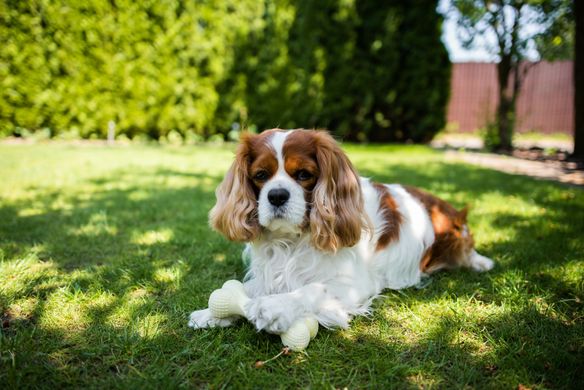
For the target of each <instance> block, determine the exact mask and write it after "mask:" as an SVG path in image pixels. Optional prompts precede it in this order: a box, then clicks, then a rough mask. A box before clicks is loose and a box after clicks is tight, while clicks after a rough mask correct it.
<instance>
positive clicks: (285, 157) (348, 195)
mask: <svg viewBox="0 0 584 390" xmlns="http://www.w3.org/2000/svg"><path fill="white" fill-rule="evenodd" d="M216 195H217V203H216V205H215V207H213V209H212V210H211V212H210V223H211V226H212V227H213V228H214V229H216V230H217V231H219V232H221V233H222V234H224V235H225V236H226V237H227V238H229V239H230V240H234V241H254V240H256V239H258V238H259V237H260V236H261V235H262V233H263V232H265V231H271V232H274V233H278V234H282V235H284V236H285V235H296V234H298V233H306V232H308V233H310V235H311V240H312V243H313V245H314V246H315V247H316V248H318V249H320V250H323V251H328V252H335V251H336V250H338V249H340V248H342V247H348V246H353V245H355V244H356V243H357V241H358V240H359V238H360V236H361V231H362V229H363V226H364V222H363V218H364V216H363V215H364V213H363V197H362V194H361V187H360V181H359V177H358V175H357V173H356V172H355V169H354V168H353V166H352V165H351V162H350V161H349V159H348V158H347V156H346V155H345V154H344V153H343V151H342V150H341V149H340V148H339V146H338V145H337V143H336V142H335V140H334V139H333V138H332V137H331V136H330V135H329V134H328V133H327V132H324V131H313V130H291V131H283V130H279V129H273V130H269V131H265V132H263V133H261V134H259V135H253V134H245V135H244V136H243V137H242V139H241V142H240V145H239V147H238V149H237V155H236V158H235V161H234V162H233V164H232V165H231V168H230V169H229V171H228V172H227V174H226V175H225V179H224V180H223V182H222V183H221V184H220V185H219V187H218V188H217V191H216Z"/></svg>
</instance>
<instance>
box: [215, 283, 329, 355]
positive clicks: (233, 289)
mask: <svg viewBox="0 0 584 390" xmlns="http://www.w3.org/2000/svg"><path fill="white" fill-rule="evenodd" d="M249 300H250V299H249V297H248V296H247V294H246V293H245V290H244V289H243V284H241V282H239V281H237V280H228V281H227V282H225V283H224V284H223V287H222V288H220V289H218V290H215V291H213V293H211V296H210V297H209V310H210V311H211V314H213V316H214V317H216V318H226V317H232V316H234V315H239V316H242V317H245V310H244V308H245V305H246V304H247V302H249ZM317 332H318V321H316V319H315V318H313V317H304V318H301V319H299V320H297V321H295V322H294V323H293V324H292V326H291V327H290V329H288V331H286V332H284V333H282V334H281V335H280V338H281V339H282V344H284V345H285V346H287V347H289V348H290V349H291V350H293V351H302V350H304V349H305V348H306V347H307V346H308V343H310V340H312V339H313V338H314V337H315V336H316V333H317Z"/></svg>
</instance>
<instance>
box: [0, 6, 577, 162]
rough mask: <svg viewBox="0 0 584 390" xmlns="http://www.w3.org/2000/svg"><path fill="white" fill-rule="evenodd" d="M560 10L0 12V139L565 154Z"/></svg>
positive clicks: (569, 115)
mask: <svg viewBox="0 0 584 390" xmlns="http://www.w3.org/2000/svg"><path fill="white" fill-rule="evenodd" d="M575 3H577V2H572V1H571V0H524V1H514V0H499V1H488V0H484V1H483V0H477V1H475V0H441V1H429V0H415V1H396V0H384V1H359V0H322V1H310V0H264V1H258V0H221V1H213V0H211V1H187V0H156V1H138V2H137V1H132V0H83V1H81V0H69V1H58V0H36V1H34V0H29V1H10V0H0V42H2V48H1V49H0V135H1V136H3V137H23V138H27V137H29V138H30V137H32V138H35V137H36V138H37V139H39V138H55V137H56V138H66V139H78V138H84V139H85V138H87V139H105V138H107V137H108V134H109V137H110V138H116V139H142V140H144V139H151V140H166V141H168V140H170V141H172V142H181V143H182V142H185V143H190V142H201V141H206V140H234V139H237V137H238V133H239V132H240V131H241V130H242V129H248V130H251V131H261V130H263V129H266V128H272V127H281V128H295V127H305V128H313V127H316V128H327V129H329V130H330V131H332V132H333V133H334V134H335V135H337V136H339V137H340V138H342V139H344V140H347V141H354V142H428V141H430V140H431V139H433V138H434V137H435V136H436V134H438V133H439V132H442V133H446V134H451V133H452V134H459V133H470V134H475V135H476V134H478V135H481V136H482V138H483V140H484V142H485V145H487V146H488V147H490V148H492V149H495V150H508V149H510V148H511V146H512V139H513V132H514V131H516V132H535V133H539V134H560V135H563V136H564V137H566V138H570V139H571V138H572V136H573V134H574V133H575V128H576V127H577V126H575V123H574V122H575V119H574V118H575V115H576V114H575V110H574V108H575V103H574V96H575V95H574V94H575V87H574V86H575V83H574V53H575V49H574V45H575V19H576V17H575V14H576V12H575V10H574V5H575ZM579 13H580V14H581V13H582V12H581V11H579ZM580 45H581V43H580ZM580 78H581V77H580ZM580 127H582V126H580ZM581 139H582V137H580V140H581ZM580 143H581V141H580ZM576 149H577V150H578V148H576ZM577 150H576V151H577ZM580 152H581V149H580Z"/></svg>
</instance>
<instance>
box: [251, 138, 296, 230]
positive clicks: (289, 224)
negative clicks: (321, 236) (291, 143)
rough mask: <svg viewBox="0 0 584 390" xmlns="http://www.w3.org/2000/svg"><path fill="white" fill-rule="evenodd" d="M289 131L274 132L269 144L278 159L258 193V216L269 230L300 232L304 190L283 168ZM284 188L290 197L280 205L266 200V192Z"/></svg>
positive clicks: (261, 223)
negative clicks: (274, 204)
mask: <svg viewBox="0 0 584 390" xmlns="http://www.w3.org/2000/svg"><path fill="white" fill-rule="evenodd" d="M288 134H290V133H289V132H275V133H274V135H272V137H271V139H270V144H271V146H272V149H273V150H274V153H275V154H276V158H277V160H278V170H277V172H276V174H275V175H274V176H273V177H272V178H271V179H270V180H269V181H268V182H267V183H266V184H265V185H264V187H263V188H262V190H261V191H260V194H259V200H258V218H259V222H260V225H262V226H263V227H266V228H268V230H270V231H280V232H282V233H288V234H290V233H291V234H294V233H298V232H300V225H301V224H302V221H303V220H304V214H305V212H306V201H305V200H304V190H303V189H302V186H300V185H299V184H298V183H296V181H295V180H294V179H293V178H291V177H290V176H289V175H288V174H287V173H286V170H285V169H284V156H283V153H282V149H283V147H284V142H285V140H286V137H287V135H288ZM276 188H284V189H286V190H288V192H289V193H290V199H289V200H288V202H286V204H285V205H283V206H281V207H278V208H277V207H274V206H273V205H271V204H270V202H269V201H268V193H269V192H270V190H272V189H276Z"/></svg>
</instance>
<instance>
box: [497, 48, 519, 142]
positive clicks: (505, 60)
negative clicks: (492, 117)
mask: <svg viewBox="0 0 584 390" xmlns="http://www.w3.org/2000/svg"><path fill="white" fill-rule="evenodd" d="M515 66H517V65H515ZM512 70H514V64H513V62H512V59H511V56H507V55H504V56H502V58H501V61H500V62H499V63H498V64H497V76H498V80H499V106H498V107H497V131H498V140H496V141H495V142H494V144H493V147H494V149H495V150H496V151H501V152H509V151H511V150H512V149H513V126H514V123H515V121H514V118H515V98H516V92H515V91H513V92H511V93H510V92H509V84H510V80H509V76H510V75H511V74H512Z"/></svg>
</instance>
